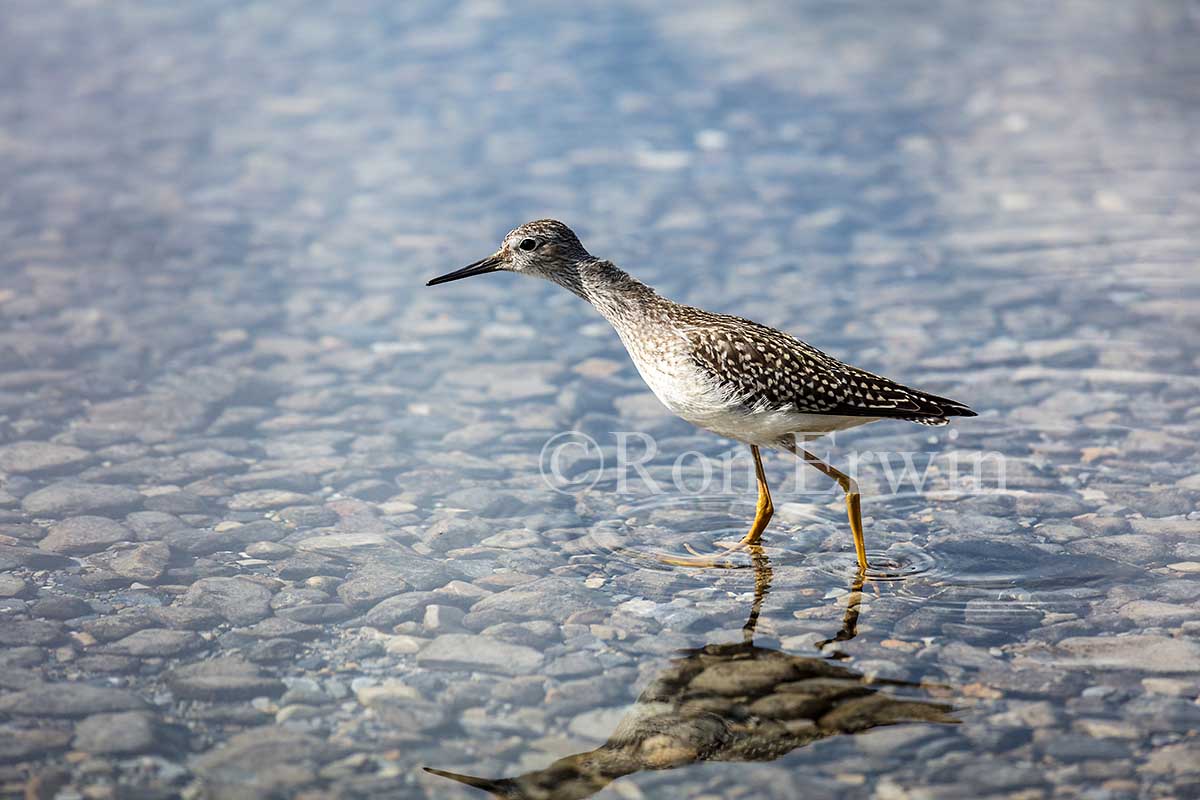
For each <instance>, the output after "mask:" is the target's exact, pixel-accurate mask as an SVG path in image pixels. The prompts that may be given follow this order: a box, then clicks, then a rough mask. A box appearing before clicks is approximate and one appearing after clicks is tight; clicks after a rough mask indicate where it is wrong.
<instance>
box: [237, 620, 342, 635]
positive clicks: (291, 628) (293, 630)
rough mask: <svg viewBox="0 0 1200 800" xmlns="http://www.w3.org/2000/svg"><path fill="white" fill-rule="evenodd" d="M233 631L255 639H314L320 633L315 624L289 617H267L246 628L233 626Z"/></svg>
mask: <svg viewBox="0 0 1200 800" xmlns="http://www.w3.org/2000/svg"><path fill="white" fill-rule="evenodd" d="M233 632H234V633H236V634H239V635H241V636H250V637H252V638H255V639H299V640H306V639H314V638H316V637H317V636H319V635H320V634H321V629H320V628H319V627H317V626H316V625H305V624H304V623H302V622H297V621H295V620H291V619H283V618H281V617H267V618H266V619H264V620H263V621H261V622H257V623H255V624H254V625H251V626H250V627H248V628H235V629H234V631H233Z"/></svg>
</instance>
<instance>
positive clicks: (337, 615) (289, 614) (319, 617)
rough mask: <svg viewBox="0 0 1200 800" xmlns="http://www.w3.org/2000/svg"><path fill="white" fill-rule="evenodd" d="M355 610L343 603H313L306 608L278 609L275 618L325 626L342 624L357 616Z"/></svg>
mask: <svg viewBox="0 0 1200 800" xmlns="http://www.w3.org/2000/svg"><path fill="white" fill-rule="evenodd" d="M355 613H356V612H355V611H354V609H352V608H350V607H349V606H346V605H342V604H341V603H312V604H310V605H304V606H291V607H289V608H281V609H276V611H275V616H277V617H283V618H284V619H292V620H295V621H296V622H305V623H308V624H310V625H324V624H326V623H330V622H342V621H343V620H347V619H350V618H351V617H353V616H354V615H355Z"/></svg>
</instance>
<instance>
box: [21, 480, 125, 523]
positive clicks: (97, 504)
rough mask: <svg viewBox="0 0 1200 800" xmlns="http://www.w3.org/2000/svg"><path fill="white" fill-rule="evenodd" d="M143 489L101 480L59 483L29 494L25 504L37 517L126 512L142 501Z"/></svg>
mask: <svg viewBox="0 0 1200 800" xmlns="http://www.w3.org/2000/svg"><path fill="white" fill-rule="evenodd" d="M143 500H144V498H143V497H142V495H141V493H140V492H137V491H134V490H133V489H127V488H125V487H123V486H109V485H106V484H99V483H55V484H51V485H50V486H47V487H46V488H44V489H38V490H37V491H36V492H32V493H30V494H27V495H25V498H24V500H22V501H21V507H22V508H23V509H25V511H26V513H29V514H32V515H33V516H35V517H71V516H79V515H84V514H125V513H126V512H129V511H133V510H135V509H137V508H138V507H139V506H141V505H142V502H143Z"/></svg>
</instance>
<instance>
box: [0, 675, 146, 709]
mask: <svg viewBox="0 0 1200 800" xmlns="http://www.w3.org/2000/svg"><path fill="white" fill-rule="evenodd" d="M147 708H149V704H148V703H147V702H146V701H145V700H143V699H142V698H141V697H139V696H137V695H136V694H134V693H133V692H130V691H127V690H125V689H111V688H108V687H102V686H92V685H90V684H86V683H49V684H45V685H43V686H38V687H34V688H30V689H25V690H24V691H20V692H13V693H12V694H8V695H5V696H3V697H0V713H3V714H17V715H20V716H37V717H42V716H44V717H84V716H87V715H89V714H100V713H104V712H112V711H142V710H145V709H147Z"/></svg>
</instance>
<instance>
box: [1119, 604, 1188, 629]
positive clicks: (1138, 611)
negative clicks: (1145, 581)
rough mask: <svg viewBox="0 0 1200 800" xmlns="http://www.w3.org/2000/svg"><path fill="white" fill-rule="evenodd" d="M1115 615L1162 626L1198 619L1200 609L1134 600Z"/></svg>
mask: <svg viewBox="0 0 1200 800" xmlns="http://www.w3.org/2000/svg"><path fill="white" fill-rule="evenodd" d="M1117 613H1118V614H1120V615H1121V616H1122V617H1125V618H1127V619H1131V620H1133V621H1134V622H1140V623H1143V624H1146V625H1163V624H1166V623H1170V622H1180V621H1182V620H1185V619H1190V618H1192V617H1200V609H1197V608H1195V607H1194V606H1189V605H1179V604H1176V603H1162V602H1159V601H1157V600H1134V601H1132V602H1129V603H1126V604H1125V605H1123V606H1121V607H1120V608H1119V609H1117Z"/></svg>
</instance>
